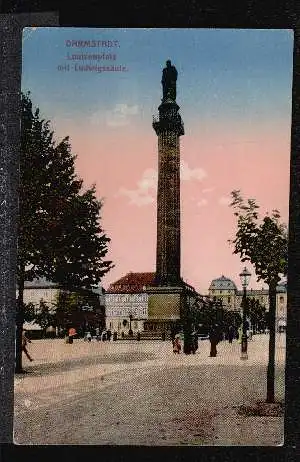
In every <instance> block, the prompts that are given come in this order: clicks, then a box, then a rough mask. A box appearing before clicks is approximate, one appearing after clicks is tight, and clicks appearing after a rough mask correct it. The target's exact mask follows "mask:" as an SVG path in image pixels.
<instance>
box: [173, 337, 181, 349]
mask: <svg viewBox="0 0 300 462" xmlns="http://www.w3.org/2000/svg"><path fill="white" fill-rule="evenodd" d="M180 351H181V342H180V336H179V334H177V335H175V338H174V342H173V353H175V354H179V353H180Z"/></svg>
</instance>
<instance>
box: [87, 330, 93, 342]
mask: <svg viewBox="0 0 300 462" xmlns="http://www.w3.org/2000/svg"><path fill="white" fill-rule="evenodd" d="M86 339H87V341H88V342H91V341H92V335H91V333H90V332H87V334H86Z"/></svg>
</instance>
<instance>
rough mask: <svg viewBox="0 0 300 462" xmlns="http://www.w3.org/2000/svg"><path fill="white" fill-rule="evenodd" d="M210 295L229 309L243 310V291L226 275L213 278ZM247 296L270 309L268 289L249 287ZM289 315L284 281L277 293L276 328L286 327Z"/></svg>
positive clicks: (209, 290)
mask: <svg viewBox="0 0 300 462" xmlns="http://www.w3.org/2000/svg"><path fill="white" fill-rule="evenodd" d="M208 294H209V297H210V298H212V299H215V300H221V301H222V303H223V305H227V307H226V308H227V309H229V310H232V311H238V312H241V311H242V299H243V291H242V290H238V289H237V287H236V285H235V283H234V282H233V281H232V280H231V279H230V278H227V277H225V276H224V275H222V276H220V277H219V278H216V279H213V280H212V282H211V283H210V286H209V289H208ZM247 297H249V298H253V299H255V300H257V301H258V302H259V303H260V305H261V306H263V307H265V309H266V311H269V291H268V289H265V288H261V289H249V290H247ZM286 316H287V290H286V283H284V282H282V283H280V284H278V286H277V293H276V329H277V330H280V329H281V328H282V329H284V328H285V326H286Z"/></svg>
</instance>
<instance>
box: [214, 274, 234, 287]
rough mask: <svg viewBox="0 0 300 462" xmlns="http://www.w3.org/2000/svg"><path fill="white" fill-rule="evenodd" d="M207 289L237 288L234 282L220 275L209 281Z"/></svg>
mask: <svg viewBox="0 0 300 462" xmlns="http://www.w3.org/2000/svg"><path fill="white" fill-rule="evenodd" d="M209 289H210V290H211V289H219V290H222V289H223V290H237V287H236V285H235V283H234V282H233V281H232V280H231V279H229V278H227V277H225V276H224V275H222V276H221V277H219V278H217V279H213V280H212V281H211V283H210V286H209Z"/></svg>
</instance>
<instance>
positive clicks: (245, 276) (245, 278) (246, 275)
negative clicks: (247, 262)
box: [239, 266, 251, 359]
mask: <svg viewBox="0 0 300 462" xmlns="http://www.w3.org/2000/svg"><path fill="white" fill-rule="evenodd" d="M239 276H240V279H241V284H242V287H243V300H242V307H243V333H242V345H241V359H248V353H247V329H246V304H247V292H246V289H247V286H248V284H249V281H250V276H251V273H250V272H249V271H248V270H247V268H246V266H245V268H244V269H243V271H242V272H241V274H240V275H239Z"/></svg>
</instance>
